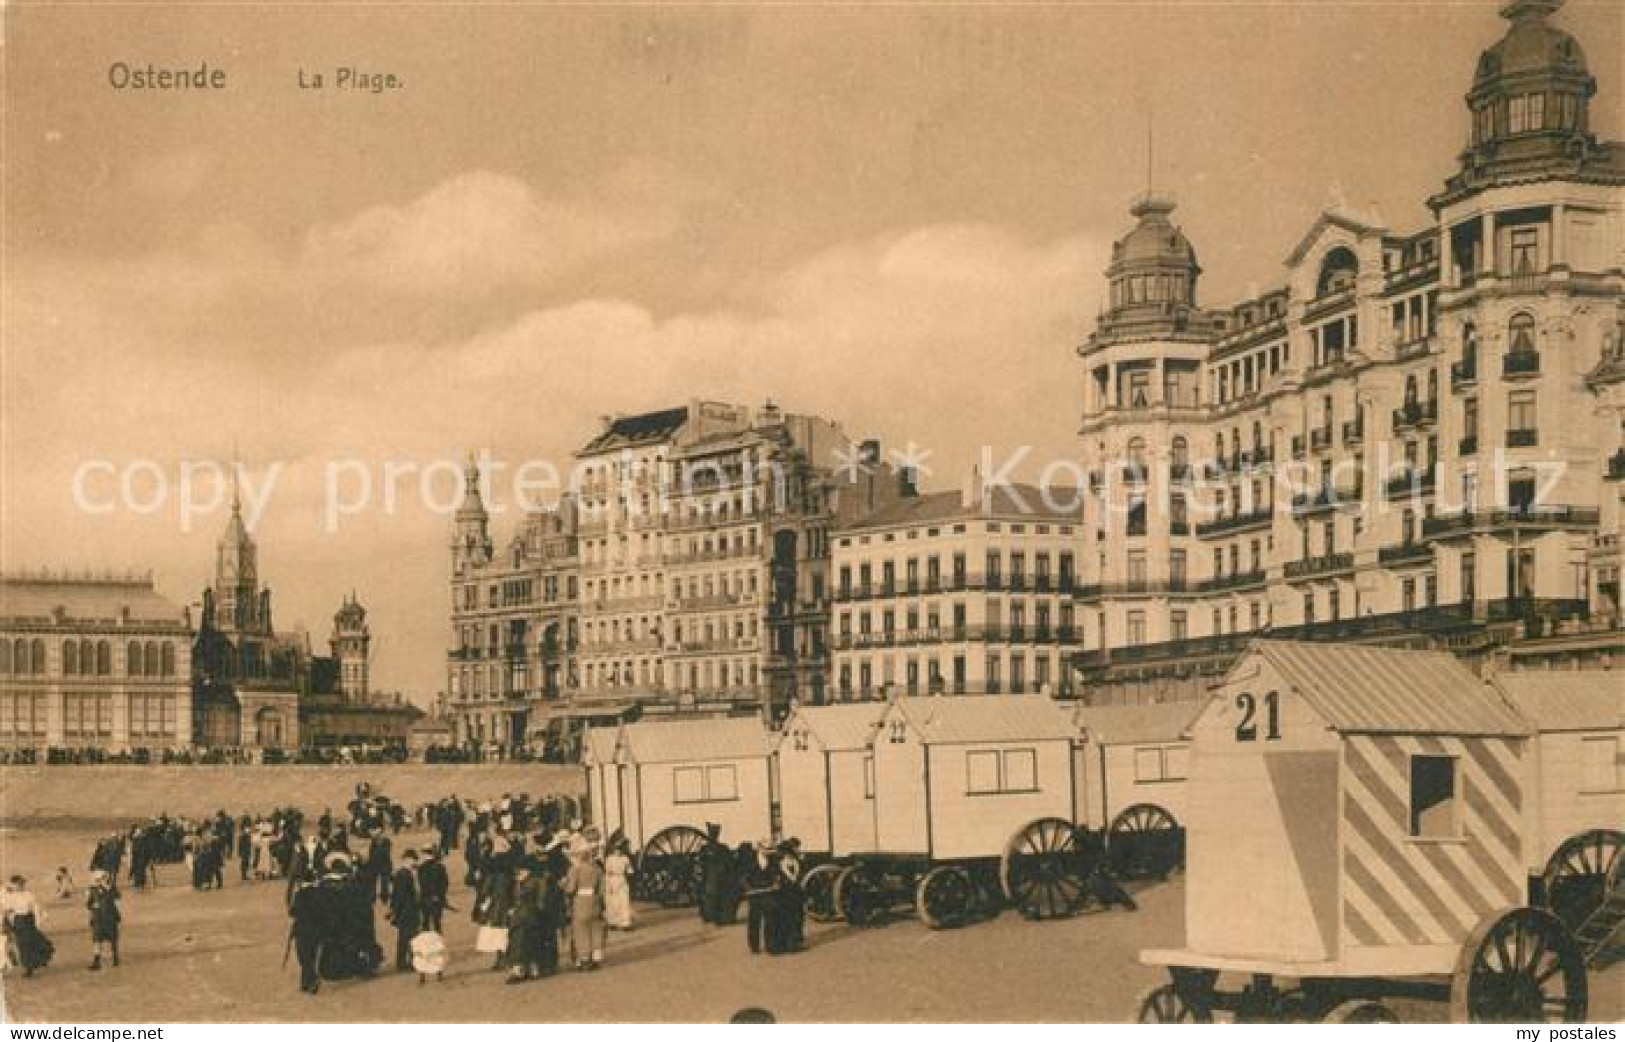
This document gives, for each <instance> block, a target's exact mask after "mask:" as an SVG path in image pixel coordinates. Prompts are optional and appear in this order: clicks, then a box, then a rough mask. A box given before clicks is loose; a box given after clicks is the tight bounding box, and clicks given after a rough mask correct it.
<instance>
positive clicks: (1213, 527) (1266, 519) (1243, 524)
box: [1196, 507, 1275, 536]
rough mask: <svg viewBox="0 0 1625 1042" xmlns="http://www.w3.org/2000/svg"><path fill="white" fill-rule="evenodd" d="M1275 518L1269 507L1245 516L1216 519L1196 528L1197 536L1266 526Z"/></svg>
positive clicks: (1204, 522) (1232, 515) (1233, 515)
mask: <svg viewBox="0 0 1625 1042" xmlns="http://www.w3.org/2000/svg"><path fill="white" fill-rule="evenodd" d="M1274 516H1275V512H1274V511H1273V510H1271V509H1270V508H1269V507H1264V508H1262V509H1260V510H1254V511H1251V512H1249V513H1246V514H1231V515H1230V516H1229V517H1218V518H1214V519H1213V520H1212V521H1203V522H1201V523H1200V524H1198V525H1197V526H1196V534H1197V535H1198V536H1210V535H1221V534H1223V533H1225V532H1235V531H1239V530H1241V529H1244V528H1252V527H1254V526H1255V525H1267V524H1269V523H1270V520H1271V519H1272V518H1273V517H1274Z"/></svg>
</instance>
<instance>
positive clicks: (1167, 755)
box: [1134, 745, 1190, 782]
mask: <svg viewBox="0 0 1625 1042" xmlns="http://www.w3.org/2000/svg"><path fill="white" fill-rule="evenodd" d="M1189 766H1190V750H1189V749H1188V748H1186V747H1185V746H1182V745H1177V746H1173V745H1171V746H1145V747H1142V748H1139V749H1135V750H1134V780H1135V781H1137V782H1164V781H1183V780H1184V778H1185V776H1186V773H1187V771H1188V768H1189Z"/></svg>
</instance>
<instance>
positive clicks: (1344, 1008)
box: [1323, 999, 1399, 1024]
mask: <svg viewBox="0 0 1625 1042" xmlns="http://www.w3.org/2000/svg"><path fill="white" fill-rule="evenodd" d="M1323 1023H1326V1024H1398V1023H1399V1018H1398V1017H1396V1016H1394V1011H1393V1010H1391V1009H1389V1008H1388V1007H1387V1006H1384V1005H1383V1004H1382V1003H1380V1002H1373V1001H1371V1000H1370V999H1350V1000H1348V1001H1347V1002H1344V1003H1340V1004H1339V1005H1338V1006H1337V1007H1336V1008H1334V1009H1333V1010H1332V1011H1331V1012H1330V1013H1328V1014H1326V1019H1325V1020H1324V1021H1323Z"/></svg>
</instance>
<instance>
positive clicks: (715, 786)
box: [584, 717, 773, 904]
mask: <svg viewBox="0 0 1625 1042" xmlns="http://www.w3.org/2000/svg"><path fill="white" fill-rule="evenodd" d="M588 733H589V735H593V734H595V733H596V732H588ZM592 743H593V744H592V745H591V746H590V747H589V748H588V750H587V752H586V756H585V758H584V762H585V767H586V771H587V779H588V786H589V794H588V795H589V801H590V804H591V806H592V807H593V810H594V812H595V813H597V812H598V811H599V810H600V809H602V811H603V814H604V817H603V819H602V820H603V823H602V825H601V826H600V827H601V828H603V829H604V831H605V832H606V833H611V832H614V831H617V830H618V831H620V832H621V833H622V834H623V835H625V836H626V838H627V841H628V843H629V844H630V845H631V847H632V849H633V850H634V851H638V852H639V853H638V871H637V873H636V876H635V879H636V880H637V882H638V891H639V896H640V897H644V898H647V899H650V900H658V901H661V902H662V903H665V904H682V903H690V902H692V901H693V900H695V899H696V898H697V888H698V885H699V853H700V850H701V848H702V847H703V846H704V844H705V838H706V829H707V827H708V826H716V827H717V828H718V829H719V830H720V837H721V839H722V841H723V842H725V843H728V844H736V843H739V842H742V841H746V840H750V841H755V840H759V839H763V838H766V837H770V836H771V835H772V833H773V797H772V786H771V778H770V773H771V771H770V760H771V757H772V753H773V748H772V736H771V735H770V733H769V732H768V731H767V729H766V728H765V727H763V725H762V722H761V720H760V719H758V718H756V717H727V718H703V719H689V720H643V721H639V722H637V723H630V724H623V725H622V726H621V727H620V728H619V729H618V731H617V732H616V735H615V740H614V743H613V754H612V759H606V753H607V750H609V748H610V744H609V742H608V740H607V739H604V738H593V739H592Z"/></svg>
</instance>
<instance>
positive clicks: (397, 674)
mask: <svg viewBox="0 0 1625 1042" xmlns="http://www.w3.org/2000/svg"><path fill="white" fill-rule="evenodd" d="M431 194H432V193H431ZM474 194H475V195H481V196H483V197H485V198H487V199H489V198H491V196H492V193H489V192H476V193H474ZM494 194H495V195H497V196H505V197H507V198H508V199H509V203H508V204H507V205H509V206H510V207H511V206H513V205H514V203H513V200H516V199H519V198H521V197H522V196H528V197H530V198H531V201H532V202H534V198H533V196H531V194H530V193H518V194H515V193H512V192H508V191H506V190H503V191H498V192H496V193H494ZM425 198H426V199H427V198H428V197H425ZM411 209H412V207H407V208H405V209H404V210H402V211H392V213H394V214H395V217H396V218H399V220H398V222H397V221H395V220H394V219H391V220H382V221H380V222H379V227H386V226H387V227H388V228H390V229H391V230H390V231H389V232H388V233H387V234H386V233H373V232H369V233H367V235H361V236H359V239H360V240H366V241H369V242H372V243H374V245H375V246H376V247H377V249H379V250H383V249H384V247H383V246H381V245H378V244H380V243H383V242H384V241H385V240H391V239H395V238H397V237H396V235H395V232H396V231H398V230H400V229H402V228H405V227H407V226H411V227H413V228H416V229H419V230H421V229H422V228H424V227H428V226H429V225H431V224H433V222H434V221H435V220H439V219H441V218H438V217H436V218H431V219H426V221H425V222H422V223H419V222H417V221H415V220H412V219H408V218H407V217H405V216H404V214H405V213H406V212H407V211H409V210H411ZM425 209H426V210H440V209H441V204H440V203H438V202H437V203H435V204H433V205H426V206H425ZM519 209H521V210H522V209H523V206H520V207H519ZM370 220H371V219H369V220H368V221H361V220H360V219H359V218H358V219H357V222H347V224H351V225H357V223H358V222H359V224H368V223H369V222H370ZM413 234H415V233H413ZM480 234H482V235H485V236H487V237H489V236H491V235H498V234H500V235H507V234H508V233H507V232H506V231H501V232H498V231H492V230H490V229H487V231H485V232H482V233H480ZM369 235H370V236H373V238H370V239H369V238H368V236H369ZM411 237H412V235H411V234H407V233H405V232H402V235H401V237H400V241H407V240H410V239H411ZM358 241H359V240H358ZM393 248H394V247H390V249H393ZM1104 260H1105V247H1104V239H1098V240H1097V239H1096V238H1095V237H1091V236H1086V235H1081V234H1077V235H1070V236H1063V237H1057V238H1034V237H1031V236H1026V235H1023V234H1020V233H1017V232H1015V231H1012V230H1010V229H1007V228H1002V227H999V226H994V225H987V224H937V225H931V226H927V227H922V228H913V229H904V230H899V231H896V232H893V233H890V234H885V235H877V236H874V237H871V238H868V239H865V240H861V241H855V242H848V243H843V244H840V245H837V246H834V247H832V248H830V249H827V250H824V251H822V252H820V253H818V254H816V255H814V256H809V257H806V258H804V259H802V260H800V261H799V262H797V263H794V264H792V265H790V266H788V267H786V268H785V269H784V270H782V271H778V272H772V273H765V274H761V275H758V276H757V277H756V278H755V279H754V280H752V281H750V282H749V283H748V284H745V285H739V286H735V287H733V288H732V289H731V291H730V292H728V293H727V294H724V295H723V296H721V297H720V298H719V299H716V300H714V301H713V302H712V303H711V304H710V305H709V306H701V307H694V308H690V309H687V310H683V311H679V312H676V313H661V312H660V311H658V310H657V309H656V308H654V307H653V306H652V305H650V304H649V303H647V302H644V301H640V300H637V299H632V298H631V297H630V296H625V295H623V296H599V297H593V296H582V297H580V298H579V299H573V300H571V299H566V300H562V301H559V302H557V303H548V304H537V305H535V306H532V307H530V308H529V309H526V310H522V311H520V312H519V313H517V314H514V315H496V316H494V317H493V318H492V319H491V320H490V321H489V323H488V324H487V325H485V326H483V327H481V328H478V329H476V330H474V331H473V332H470V333H467V334H459V335H447V336H439V337H436V336H429V335H419V334H416V333H413V332H412V331H411V330H406V331H405V332H402V333H400V334H399V335H393V334H392V335H388V336H374V337H350V338H348V339H344V340H342V341H340V342H335V343H333V344H330V345H326V346H324V348H323V349H322V350H321V351H318V352H314V353H312V352H304V353H299V352H297V351H296V350H295V348H296V346H297V345H295V344H294V343H293V342H292V341H293V339H294V334H293V333H289V334H288V339H289V343H288V346H287V350H286V351H283V350H267V349H266V348H265V347H264V337H265V334H266V333H268V332H269V333H271V334H275V332H276V331H277V329H278V328H279V327H278V326H277V325H276V324H275V323H276V320H277V316H278V315H279V314H282V315H284V317H283V318H282V322H283V327H281V328H287V329H295V328H297V322H296V320H297V318H298V317H299V316H298V314H297V312H299V311H300V309H302V308H306V307H310V306H313V304H312V301H311V298H310V297H309V296H307V294H308V293H309V292H310V291H309V289H308V287H306V286H305V285H303V284H302V283H300V282H299V281H297V280H296V279H294V278H293V277H292V276H291V275H290V274H289V273H290V271H291V270H292V269H293V268H295V267H296V265H294V264H292V263H290V262H289V261H288V260H287V259H286V257H285V256H279V255H278V254H277V253H276V252H275V250H273V249H271V248H270V247H268V246H267V244H266V243H264V242H262V241H260V240H258V239H256V238H255V237H253V236H252V235H249V234H247V233H246V232H232V231H230V230H225V229H222V230H219V231H217V232H216V233H214V234H211V235H210V236H208V237H206V238H205V239H204V240H203V241H201V242H200V243H199V244H198V245H197V247H196V248H195V249H194V250H192V251H190V252H179V251H166V252H163V253H157V252H155V253H153V254H150V255H147V256H145V257H138V258H134V259H130V260H126V261H120V262H118V263H116V264H112V263H108V264H90V263H87V264H82V265H80V266H78V267H74V266H72V265H67V264H62V265H56V266H50V267H44V268H41V267H39V266H33V267H30V268H28V269H27V270H22V271H16V272H14V275H15V276H16V277H15V278H10V279H8V286H7V294H6V296H7V300H6V301H5V304H6V306H5V308H4V315H5V331H4V332H5V344H6V357H5V359H4V361H5V380H4V386H3V388H0V408H3V413H4V423H5V428H6V430H5V432H4V434H5V436H4V437H3V438H0V443H3V444H0V473H3V474H4V476H5V487H4V490H3V493H0V495H3V502H0V513H3V516H4V519H5V522H6V523H5V525H4V526H3V531H0V556H4V557H5V558H6V559H7V560H9V561H15V562H17V563H18V564H19V565H20V564H24V563H29V564H43V565H73V566H87V565H95V566H100V565H113V566H126V565H128V566H140V567H155V568H157V569H158V571H159V577H160V585H161V586H163V587H164V588H165V589H166V590H167V591H168V592H170V593H171V594H172V595H178V596H184V595H185V593H186V592H187V591H191V590H195V589H196V588H198V586H199V585H200V584H201V583H202V582H204V581H205V580H206V578H207V575H208V568H209V566H210V562H211V559H212V545H213V541H214V538H215V537H216V535H217V533H218V528H219V525H220V524H221V523H223V520H224V517H223V514H222V513H220V512H218V511H217V512H216V513H215V514H214V515H211V516H208V517H204V518H202V519H200V520H199V522H198V523H197V524H196V525H195V526H194V528H193V530H192V531H190V532H185V531H182V530H181V529H180V527H179V523H178V518H177V516H176V514H175V512H174V511H173V510H169V511H160V512H158V513H155V514H150V515H139V516H138V515H134V514H131V513H129V512H127V511H125V512H118V513H114V514H110V515H96V516H87V515H84V514H82V513H80V512H79V511H78V510H77V509H76V508H75V506H74V504H73V501H72V497H71V494H70V490H71V478H72V475H73V472H74V469H75V467H77V466H78V465H79V464H80V463H81V462H83V460H84V459H86V458H88V457H103V458H108V459H110V460H111V461H113V462H114V463H116V464H119V465H123V464H125V463H127V462H130V461H132V460H135V459H147V458H150V459H154V460H156V461H159V463H160V464H161V465H162V466H163V467H165V468H166V470H167V471H168V473H169V474H170V476H171V477H173V475H174V473H175V468H176V467H177V466H178V464H179V462H180V461H182V460H186V459H208V458H214V459H227V458H229V457H230V454H231V453H232V451H233V446H234V445H235V446H237V449H238V451H240V452H241V454H242V457H243V459H244V460H245V461H246V462H247V463H248V464H249V465H251V466H254V467H256V468H259V469H263V468H264V467H266V466H268V465H269V464H270V463H272V462H280V463H282V464H284V470H283V473H282V476H281V478H280V480H279V483H278V486H277V488H276V492H275V495H274V497H273V498H272V500H271V502H270V505H269V508H268V512H267V514H266V516H265V519H264V524H263V526H262V529H261V532H260V538H261V544H262V555H261V556H262V570H263V571H264V573H265V575H266V577H267V579H268V581H269V582H271V583H272V584H273V585H274V586H275V588H276V590H277V597H278V604H279V615H280V617H281V618H282V619H284V620H289V621H291V620H293V619H298V618H303V619H306V620H322V619H325V618H326V617H327V615H329V614H331V612H332V610H333V606H334V604H333V602H336V599H337V598H338V597H339V596H340V595H341V594H342V593H343V592H346V591H348V590H349V589H350V588H352V587H354V588H356V589H358V590H360V591H362V594H363V597H364V598H368V597H369V592H371V594H370V602H369V609H370V610H372V611H373V613H374V617H375V619H376V620H377V629H378V632H379V633H380V634H387V635H388V639H387V640H385V641H382V642H381V643H380V662H379V669H378V673H379V675H380V677H382V678H383V682H384V683H386V684H390V685H394V686H398V687H402V688H404V689H406V690H408V691H409V692H413V693H416V694H418V695H423V694H427V693H429V692H432V691H433V690H434V689H435V688H436V687H437V686H438V685H439V684H440V683H441V682H442V681H441V675H442V666H443V651H442V642H443V630H444V622H445V617H444V611H445V603H446V602H445V585H444V584H445V582H446V560H445V554H444V547H445V545H446V532H447V527H446V526H447V525H448V523H449V521H448V520H447V519H446V518H445V517H443V516H438V515H436V514H434V513H433V512H431V511H429V510H427V509H425V508H424V507H423V506H422V505H421V502H420V490H421V489H422V487H423V485H424V481H425V479H424V478H423V473H424V471H425V470H426V469H428V468H429V466H430V465H431V464H433V463H435V461H456V460H459V459H460V458H461V457H462V455H463V453H464V452H465V451H468V450H470V449H476V450H477V449H480V448H485V447H488V448H490V450H491V451H492V452H493V453H494V454H495V455H496V456H497V457H498V458H501V459H505V460H508V461H509V462H510V463H511V462H514V461H517V460H522V459H533V458H539V459H546V460H550V461H552V462H553V463H555V464H556V465H557V466H558V467H559V468H560V469H561V470H567V468H568V467H569V465H570V463H571V459H570V453H571V452H572V451H573V450H574V449H576V448H578V447H579V446H580V445H581V444H582V443H583V442H584V441H585V440H586V439H587V438H588V437H590V436H591V435H592V434H593V433H594V431H595V430H596V427H597V417H598V416H599V415H601V414H603V413H611V412H632V411H638V410H643V409H654V408H660V407H663V406H666V405H670V404H674V403H683V402H686V401H688V400H689V399H690V398H696V397H698V398H716V399H723V400H732V401H739V402H743V403H747V404H755V403H759V402H761V401H763V400H764V399H766V398H768V397H773V398H775V399H777V400H778V401H779V402H780V403H781V404H782V405H783V406H784V407H785V408H787V409H790V410H792V411H797V412H811V413H817V414H821V415H826V416H829V417H831V418H834V419H837V420H839V421H841V422H842V423H843V424H844V426H845V428H846V430H847V433H848V434H849V435H851V436H853V437H855V438H861V437H867V436H870V435H878V436H880V437H882V438H883V440H884V441H885V442H886V443H887V444H888V445H891V446H901V445H904V444H906V443H908V442H910V441H913V442H916V443H918V444H919V445H921V446H923V447H925V448H927V449H930V450H931V451H932V452H933V456H932V466H933V468H934V469H935V470H936V472H937V474H938V484H939V487H951V486H952V485H953V484H955V483H956V482H957V481H958V479H959V476H960V475H962V474H963V473H964V472H965V471H967V470H968V468H969V466H970V465H971V464H972V463H973V462H975V460H976V458H977V456H978V455H979V449H980V447H981V445H982V443H983V442H984V441H988V440H993V441H996V442H997V443H998V444H999V445H1000V446H1002V447H1004V448H1009V447H1013V446H1015V445H1020V444H1033V445H1035V446H1038V447H1039V449H1040V450H1041V452H1043V453H1045V454H1049V455H1053V454H1058V453H1075V437H1074V435H1073V433H1072V432H1073V430H1074V429H1075V418H1076V411H1077V401H1076V393H1075V389H1076V387H1077V386H1078V384H1079V381H1080V379H1081V378H1080V375H1079V373H1078V369H1077V365H1078V363H1077V359H1076V357H1075V356H1074V354H1073V352H1072V345H1073V344H1074V343H1075V342H1076V341H1077V339H1078V336H1079V334H1080V333H1081V331H1082V327H1083V325H1084V319H1085V317H1086V316H1088V315H1092V314H1093V313H1094V309H1095V301H1096V296H1097V290H1096V287H1098V286H1099V285H1100V283H1101V279H1100V275H1099V272H1100V270H1101V268H1102V266H1103V264H1104ZM193 280H196V281H193ZM189 283H190V284H191V285H192V286H193V293H198V292H203V293H206V294H207V296H208V297H209V298H210V304H209V306H210V309H211V310H213V311H221V312H224V313H227V314H229V313H231V312H232V311H233V310H234V309H240V308H244V307H253V308H257V309H264V311H265V315H266V316H269V317H265V316H262V317H261V318H260V319H258V321H259V322H260V323H261V324H262V325H264V324H265V323H266V322H270V323H271V324H270V325H268V326H266V327H265V328H262V329H258V330H256V331H255V337H256V339H254V340H252V341H250V340H246V339H244V338H245V336H246V334H244V333H242V332H239V331H236V330H234V329H233V328H232V327H231V326H230V325H207V326H195V325H194V323H193V322H192V321H191V320H190V319H188V318H186V317H185V306H186V302H187V299H188V298H187V296H186V293H185V289H186V286H187V285H188V284H189ZM142 301H146V303H147V306H146V307H145V308H141V307H140V306H139V305H140V303H141V302H142ZM170 301H174V302H175V309H176V310H174V311H171V310H170V309H169V308H168V307H167V304H168V302H170ZM315 306H322V307H330V308H338V307H344V308H352V307H353V308H354V309H355V310H356V311H357V312H358V314H357V316H356V317H357V322H356V326H357V328H363V329H364V328H367V327H369V326H370V325H373V324H377V325H379V326H382V325H384V320H385V318H386V317H387V313H386V312H387V309H388V307H389V305H388V302H387V298H376V299H370V298H366V297H364V296H357V295H355V294H348V295H347V294H346V293H344V292H343V291H342V290H328V291H327V292H326V293H325V294H323V295H322V297H321V298H319V299H318V300H317V301H316V302H315ZM273 342H274V336H273ZM290 354H291V355H292V357H294V358H296V359H297V361H290ZM339 460H353V461H355V462H356V463H357V464H358V465H359V467H360V468H361V469H362V470H364V471H365V472H366V474H367V477H368V480H369V481H370V482H371V483H372V485H373V492H374V495H375V500H374V503H375V506H374V508H373V509H372V510H370V511H369V512H367V513H365V514H363V515H361V516H357V517H347V518H345V519H344V521H343V523H342V524H341V526H340V528H339V531H338V532H337V533H336V534H335V533H330V532H327V531H325V530H324V528H323V524H322V522H323V507H324V496H325V491H326V490H325V487H324V479H325V478H326V476H327V468H328V467H329V466H330V465H331V464H332V463H334V461H339ZM390 463H395V464H405V465H408V466H410V467H412V468H414V469H412V470H411V471H409V472H406V473H404V474H402V475H400V476H398V477H397V478H396V479H395V480H394V482H393V486H394V487H393V489H392V491H393V494H394V501H393V504H392V506H391V507H390V508H389V509H386V508H385V504H384V492H385V487H384V486H385V484H386V481H385V473H384V468H385V466H386V465H387V464H390ZM440 476H441V477H444V473H443V468H442V474H441V475H440ZM429 484H430V485H431V486H433V487H431V491H433V492H436V493H438V492H440V491H442V490H440V489H439V488H438V486H435V485H434V482H432V481H431V482H429ZM506 498H507V499H508V500H509V501H510V502H511V496H509V497H506ZM221 509H223V508H221ZM513 521H514V518H513V514H512V513H511V512H510V513H508V514H506V515H505V516H504V517H503V519H502V521H501V525H500V528H499V533H498V534H499V539H506V538H507V537H508V535H509V534H510V533H511V531H512V525H513ZM110 555H111V556H110ZM121 555H122V556H121ZM126 557H129V558H131V559H125V558H126ZM373 591H375V592H373Z"/></svg>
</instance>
